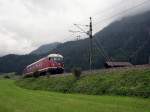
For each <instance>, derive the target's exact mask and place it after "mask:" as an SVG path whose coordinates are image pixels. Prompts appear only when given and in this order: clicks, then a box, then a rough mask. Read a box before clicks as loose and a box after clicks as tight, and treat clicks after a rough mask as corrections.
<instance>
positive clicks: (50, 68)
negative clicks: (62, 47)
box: [23, 54, 64, 76]
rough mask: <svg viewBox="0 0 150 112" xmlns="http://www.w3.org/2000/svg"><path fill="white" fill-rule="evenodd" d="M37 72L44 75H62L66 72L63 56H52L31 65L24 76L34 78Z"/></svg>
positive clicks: (25, 70) (24, 72)
mask: <svg viewBox="0 0 150 112" xmlns="http://www.w3.org/2000/svg"><path fill="white" fill-rule="evenodd" d="M35 72H38V73H39V74H40V75H44V74H46V73H47V72H49V73H51V74H60V73H63V72H64V61H63V56H62V55H60V54H50V55H48V56H47V57H44V58H42V59H40V60H38V61H36V62H34V63H32V64H30V65H28V66H27V67H26V68H25V69H24V71H23V74H24V75H25V76H32V75H33V74H34V73H35Z"/></svg>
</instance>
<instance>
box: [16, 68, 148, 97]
mask: <svg viewBox="0 0 150 112" xmlns="http://www.w3.org/2000/svg"><path fill="white" fill-rule="evenodd" d="M16 84H17V85H19V86H20V87H23V88H28V89H35V90H47V91H56V92H63V93H82V94H92V95H104V94H107V95H122V96H139V97H145V98H147V97H150V69H125V70H124V69H120V70H112V71H101V72H97V73H94V74H87V75H84V76H81V78H80V79H79V80H76V79H75V78H74V77H73V76H63V77H50V78H46V77H40V78H27V79H21V80H18V81H17V82H16Z"/></svg>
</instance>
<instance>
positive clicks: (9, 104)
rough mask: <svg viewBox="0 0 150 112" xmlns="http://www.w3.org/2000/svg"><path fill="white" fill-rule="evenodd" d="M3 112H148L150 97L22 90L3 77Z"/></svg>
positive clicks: (0, 107) (0, 87) (0, 94)
mask: <svg viewBox="0 0 150 112" xmlns="http://www.w3.org/2000/svg"><path fill="white" fill-rule="evenodd" d="M0 90H1V92H0V99H1V100H0V112H148V111H149V110H150V100H149V99H142V98H133V97H120V96H94V95H80V94H61V93H55V92H46V91H39V90H38V91H34V90H28V89H22V88H19V87H17V86H16V85H15V84H14V81H13V80H6V79H0Z"/></svg>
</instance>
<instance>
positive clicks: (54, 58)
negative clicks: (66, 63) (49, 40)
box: [50, 57, 63, 62]
mask: <svg viewBox="0 0 150 112" xmlns="http://www.w3.org/2000/svg"><path fill="white" fill-rule="evenodd" d="M50 60H54V61H59V62H62V61H63V58H61V57H51V58H50Z"/></svg>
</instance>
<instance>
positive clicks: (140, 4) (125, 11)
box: [94, 0, 150, 24]
mask: <svg viewBox="0 0 150 112" xmlns="http://www.w3.org/2000/svg"><path fill="white" fill-rule="evenodd" d="M147 2H150V0H145V1H144V2H141V3H139V4H138V5H135V6H133V7H130V8H128V9H126V10H123V11H121V12H118V13H116V14H114V15H112V16H109V17H106V18H103V19H101V20H100V21H97V22H96V23H94V24H97V23H101V22H104V21H106V20H109V19H112V18H114V17H117V16H118V15H119V16H120V15H124V14H125V13H127V12H129V11H133V9H136V8H138V7H140V6H142V5H144V4H146V3H147Z"/></svg>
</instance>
